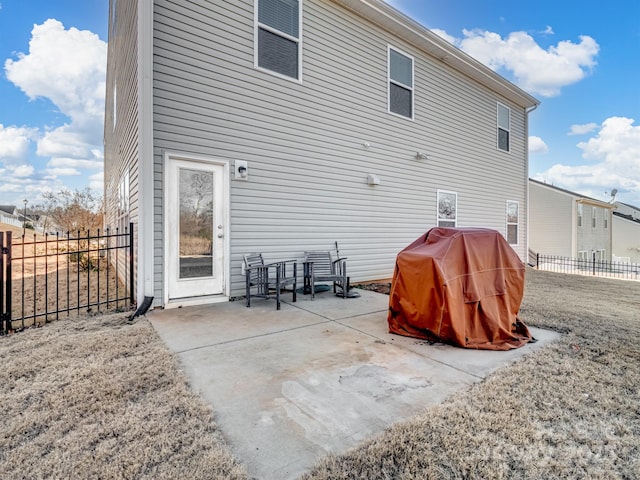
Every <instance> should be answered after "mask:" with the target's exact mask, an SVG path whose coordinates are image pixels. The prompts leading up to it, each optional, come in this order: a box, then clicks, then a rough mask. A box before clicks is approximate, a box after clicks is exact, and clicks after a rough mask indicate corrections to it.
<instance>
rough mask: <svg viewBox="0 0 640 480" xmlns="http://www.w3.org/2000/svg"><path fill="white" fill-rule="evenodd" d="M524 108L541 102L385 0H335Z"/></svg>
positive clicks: (334, 0)
mask: <svg viewBox="0 0 640 480" xmlns="http://www.w3.org/2000/svg"><path fill="white" fill-rule="evenodd" d="M332 1H333V2H334V3H337V4H339V5H342V6H343V7H345V8H347V9H348V10H351V11H352V12H354V13H356V14H357V15H359V16H361V17H363V18H365V19H367V20H369V21H371V22H372V23H374V24H376V25H378V26H380V27H381V28H383V29H385V30H387V31H389V32H391V33H393V34H394V35H396V36H398V37H400V38H402V39H404V40H405V41H407V42H409V43H411V44H412V45H414V46H415V47H416V48H418V49H420V50H422V51H424V52H425V53H427V54H428V55H430V56H431V57H434V58H436V59H437V60H440V61H441V62H443V63H445V64H447V65H449V66H450V67H452V68H453V69H455V70H458V71H459V72H461V73H463V74H465V75H466V76H468V77H470V78H472V79H474V80H476V81H477V82H479V83H480V84H482V85H484V86H486V87H488V88H489V89H491V90H493V91H495V92H497V93H499V94H501V95H502V96H504V97H506V98H508V99H509V100H511V101H513V102H514V103H516V104H517V105H520V106H521V107H523V108H531V107H535V106H537V105H539V104H540V101H539V100H538V99H536V98H535V97H533V96H532V95H530V94H529V93H527V92H525V91H524V90H522V89H521V88H520V87H518V86H516V85H515V84H513V83H512V82H510V81H509V80H507V79H506V78H504V77H503V76H501V75H499V74H497V73H496V72H494V71H493V70H491V69H490V68H489V67H487V66H486V65H484V64H483V63H481V62H479V61H478V60H476V59H475V58H473V57H472V56H470V55H468V54H467V53H465V52H463V51H462V50H460V49H459V48H457V47H456V46H454V45H452V44H451V43H449V42H447V41H446V40H444V39H443V38H441V37H440V36H438V35H436V34H435V33H433V32H432V31H431V30H429V29H428V28H427V27H425V26H423V25H421V24H420V23H418V22H417V21H415V20H413V19H412V18H410V17H408V16H407V15H405V14H404V13H402V12H400V11H398V10H397V9H395V8H394V7H392V6H391V5H389V4H387V3H386V2H384V1H382V0H332Z"/></svg>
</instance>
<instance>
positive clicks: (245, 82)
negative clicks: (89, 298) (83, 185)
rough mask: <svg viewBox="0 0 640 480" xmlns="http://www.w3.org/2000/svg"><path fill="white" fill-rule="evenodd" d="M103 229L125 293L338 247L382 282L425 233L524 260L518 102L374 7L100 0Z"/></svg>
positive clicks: (178, 296)
mask: <svg viewBox="0 0 640 480" xmlns="http://www.w3.org/2000/svg"><path fill="white" fill-rule="evenodd" d="M110 9H111V14H110V26H109V53H108V73H107V95H106V115H105V132H104V142H105V200H106V218H107V219H106V222H107V226H110V227H111V228H114V227H117V226H120V227H124V226H126V225H128V223H129V222H130V221H131V222H133V224H134V229H135V232H134V236H135V243H136V247H135V248H136V271H135V275H136V296H137V298H138V301H141V299H142V297H143V296H153V297H154V298H155V299H154V305H159V306H166V307H170V306H177V305H187V304H194V303H202V302H215V301H225V300H228V299H229V298H230V297H233V296H238V295H242V294H243V292H244V290H243V288H244V278H243V276H242V272H241V261H242V255H243V253H248V252H262V253H263V255H264V257H265V259H267V260H275V259H278V258H291V257H293V258H301V257H302V255H303V252H304V251H305V250H314V249H315V250H329V249H330V248H331V247H332V246H333V245H334V242H336V241H337V242H338V244H339V247H340V253H341V254H342V255H343V256H346V257H348V268H349V274H350V276H351V279H352V281H360V280H373V279H382V278H390V277H391V276H392V274H393V268H394V264H395V257H396V254H397V253H398V252H399V251H400V250H401V249H402V248H403V247H404V246H405V245H406V244H407V243H408V242H410V241H412V240H413V239H415V238H416V237H417V236H419V235H420V234H422V233H424V232H425V231H426V230H428V229H429V228H431V227H434V226H436V225H441V226H459V227H463V226H470V227H480V226H481V227H488V228H493V229H496V230H498V231H500V232H502V233H503V234H504V235H505V237H506V238H507V239H508V240H509V242H510V243H511V244H512V246H513V248H514V249H515V250H516V252H518V254H519V255H520V257H521V258H522V259H523V260H524V259H525V258H526V248H527V242H528V239H527V209H528V206H527V179H528V156H527V138H528V120H527V119H528V114H529V112H530V111H531V110H532V109H534V108H535V107H536V106H537V105H538V101H537V100H536V99H535V98H533V97H532V96H530V95H529V94H527V93H526V92H524V91H523V90H521V89H520V88H518V87H516V86H515V85H513V84H511V83H510V82H508V81H507V80H505V79H504V78H502V77H501V76H499V75H498V74H496V73H495V72H493V71H492V70H490V69H489V68H487V67H486V66H484V65H482V64H481V63H480V62H478V61H476V60H475V59H473V58H471V57H470V56H469V55H467V54H465V53H463V52H462V51H460V50H459V49H457V48H455V47H454V46H452V45H451V44H449V43H448V42H446V41H445V40H443V39H442V38H440V37H439V36H437V35H435V34H434V33H433V32H431V31H430V30H428V29H427V28H424V27H423V26H422V25H420V24H419V23H417V22H415V21H414V20H412V19H410V18H408V17H407V16H405V15H404V14H402V13H400V12H399V11H397V10H395V9H394V8H392V7H391V6H389V5H388V4H386V3H385V2H383V1H381V0H367V1H361V0H237V1H233V2H230V1H224V0H191V1H182V2H176V1H171V0H139V1H134V0H111V2H110Z"/></svg>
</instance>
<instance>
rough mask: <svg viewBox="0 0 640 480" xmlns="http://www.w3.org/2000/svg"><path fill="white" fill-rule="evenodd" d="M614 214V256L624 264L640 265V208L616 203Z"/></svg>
mask: <svg viewBox="0 0 640 480" xmlns="http://www.w3.org/2000/svg"><path fill="white" fill-rule="evenodd" d="M615 206H616V210H615V211H614V212H613V218H612V220H613V222H612V224H613V230H614V234H613V245H612V248H613V255H614V256H615V257H614V259H616V258H617V259H618V260H620V261H622V262H630V263H638V264H640V208H638V207H635V206H633V205H629V204H628V203H622V202H616V203H615Z"/></svg>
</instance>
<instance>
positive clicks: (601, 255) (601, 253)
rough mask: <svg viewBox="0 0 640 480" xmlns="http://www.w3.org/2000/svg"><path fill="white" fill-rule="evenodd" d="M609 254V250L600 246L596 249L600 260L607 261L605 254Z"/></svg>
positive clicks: (597, 258) (597, 257)
mask: <svg viewBox="0 0 640 480" xmlns="http://www.w3.org/2000/svg"><path fill="white" fill-rule="evenodd" d="M606 254H607V250H606V249H604V248H599V249H597V250H596V260H597V261H599V262H604V261H605V255H606Z"/></svg>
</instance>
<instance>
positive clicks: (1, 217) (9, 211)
mask: <svg viewBox="0 0 640 480" xmlns="http://www.w3.org/2000/svg"><path fill="white" fill-rule="evenodd" d="M23 219H24V215H23V214H21V213H20V212H19V211H18V207H16V206H15V205H0V223H6V224H7V225H13V226H14V227H22V224H23ZM27 221H28V219H27Z"/></svg>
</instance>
